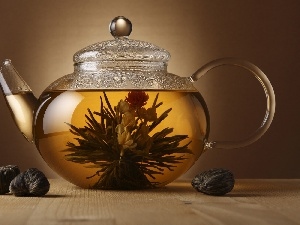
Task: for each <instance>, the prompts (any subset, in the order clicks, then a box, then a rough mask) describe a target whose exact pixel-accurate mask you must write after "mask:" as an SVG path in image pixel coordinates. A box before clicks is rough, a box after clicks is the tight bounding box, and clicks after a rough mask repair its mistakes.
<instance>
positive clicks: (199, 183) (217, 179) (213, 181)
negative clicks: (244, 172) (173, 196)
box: [192, 169, 234, 196]
mask: <svg viewBox="0 0 300 225" xmlns="http://www.w3.org/2000/svg"><path fill="white" fill-rule="evenodd" d="M192 186H193V187H194V188H195V189H196V190H197V191H199V192H202V193H204V194H207V195H218V196H220V195H225V194H226V193H228V192H230V191H231V190H232V189H233V187H234V177H233V174H232V172H230V171H229V170H226V169H211V170H208V171H204V172H202V173H200V174H198V175H197V176H195V178H194V179H193V180H192Z"/></svg>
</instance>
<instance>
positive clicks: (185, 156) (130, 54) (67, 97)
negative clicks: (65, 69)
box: [0, 17, 275, 189]
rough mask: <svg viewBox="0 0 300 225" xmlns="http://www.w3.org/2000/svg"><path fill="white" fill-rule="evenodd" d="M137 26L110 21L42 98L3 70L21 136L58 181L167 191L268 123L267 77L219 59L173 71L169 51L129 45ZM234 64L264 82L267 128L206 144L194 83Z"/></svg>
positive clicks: (205, 121) (270, 96)
mask: <svg viewBox="0 0 300 225" xmlns="http://www.w3.org/2000/svg"><path fill="white" fill-rule="evenodd" d="M131 30H132V24H131V22H130V21H129V20H128V19H126V18H125V17H116V18H115V19H113V20H112V22H111V23H110V32H111V34H112V35H113V36H114V38H115V39H113V40H109V41H104V42H99V43H96V44H93V45H90V46H88V47H86V48H84V49H82V50H80V51H78V52H77V53H75V55H74V58H73V59H74V72H73V73H71V74H69V75H66V76H63V77H61V78H60V79H58V80H56V81H54V82H53V83H52V84H50V86H48V88H47V89H46V90H45V91H44V92H43V93H42V94H41V96H40V97H39V98H38V99H37V98H36V97H35V96H34V95H33V93H32V91H31V89H30V88H29V86H28V85H27V84H26V83H25V81H24V80H23V79H22V78H21V77H20V76H19V75H18V73H17V71H16V70H15V68H14V67H13V65H12V64H11V61H10V60H5V61H4V62H3V64H2V68H1V70H0V82H1V87H2V91H3V93H4V96H5V99H6V102H7V104H8V106H9V108H10V110H11V112H12V116H13V118H14V120H15V122H16V124H17V126H18V127H19V129H20V131H21V132H22V134H23V135H24V136H25V137H26V139H27V140H28V141H29V142H32V143H34V144H35V145H36V147H37V148H38V150H39V152H40V154H41V156H42V157H43V159H44V160H45V161H46V163H47V164H48V165H49V166H50V168H52V169H53V170H54V171H55V172H56V173H57V174H59V175H60V176H61V177H63V178H65V179H66V180H68V181H70V182H71V183H73V184H75V185H77V186H80V187H83V188H95V189H143V188H153V187H160V186H164V185H166V184H168V183H170V182H172V181H173V180H175V179H176V178H178V177H179V176H180V175H182V174H183V173H185V172H186V171H187V170H188V169H189V168H190V167H191V166H192V165H193V164H194V163H195V161H196V160H197V159H198V158H199V156H200V155H201V154H202V153H203V152H204V151H205V150H208V149H214V148H224V149H228V148H238V147H243V146H246V145H249V144H251V143H253V142H254V141H256V140H257V139H259V138H260V137H261V136H262V135H263V134H264V133H265V132H266V130H267V129H268V127H269V126H270V124H271V122H272V119H273V116H274V112H275V96H274V91H273V88H272V86H271V84H270V82H269V80H268V78H267V77H266V75H265V74H264V73H263V72H262V71H261V70H260V69H259V68H258V67H256V66H255V65H253V64H251V63H249V62H247V61H244V60H240V59H235V58H223V59H218V60H215V61H212V62H210V63H208V64H206V65H204V66H203V67H201V68H200V69H199V70H198V71H196V72H195V73H194V74H193V75H192V76H190V77H179V76H177V75H174V74H171V73H168V72H167V63H168V60H169V58H170V54H169V53H168V52H167V51H166V50H164V49H162V48H160V47H158V46H156V45H153V44H151V43H147V42H144V41H137V40H132V39H129V38H128V36H129V34H130V32H131ZM222 65H235V66H239V67H242V68H245V69H247V70H249V71H250V72H251V74H253V75H254V76H255V77H256V78H257V79H258V81H259V82H260V84H261V85H262V87H263V89H264V91H265V95H266V98H267V109H266V114H265V117H264V119H263V121H262V123H261V126H260V127H259V128H258V129H257V130H256V131H255V132H254V133H253V134H252V135H251V136H250V137H248V138H246V139H244V140H241V141H237V142H224V141H210V140H208V136H209V131H210V124H209V113H208V110H207V107H206V104H205V101H204V100H203V98H202V96H201V94H200V93H199V92H198V91H197V90H196V89H195V88H194V86H193V83H194V82H195V81H197V80H198V79H199V78H200V77H201V76H203V75H204V74H206V73H207V72H208V71H209V70H211V69H213V68H215V67H218V66H222Z"/></svg>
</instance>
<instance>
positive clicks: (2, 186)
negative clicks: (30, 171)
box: [0, 165, 20, 195]
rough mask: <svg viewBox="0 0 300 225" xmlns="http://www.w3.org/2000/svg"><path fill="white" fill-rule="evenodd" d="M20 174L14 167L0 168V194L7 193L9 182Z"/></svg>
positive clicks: (16, 167)
mask: <svg viewBox="0 0 300 225" xmlns="http://www.w3.org/2000/svg"><path fill="white" fill-rule="evenodd" d="M19 173H20V169H19V168H18V166H15V165H8V166H1V167H0V194H1V195H3V194H6V193H8V192H9V184H10V182H11V181H12V180H13V179H14V178H15V177H16V176H17V175H18V174H19Z"/></svg>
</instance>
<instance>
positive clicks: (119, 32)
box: [73, 16, 170, 64]
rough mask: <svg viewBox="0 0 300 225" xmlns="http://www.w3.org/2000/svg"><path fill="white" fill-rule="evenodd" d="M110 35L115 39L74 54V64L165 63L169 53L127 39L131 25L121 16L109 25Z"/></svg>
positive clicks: (145, 43)
mask: <svg viewBox="0 0 300 225" xmlns="http://www.w3.org/2000/svg"><path fill="white" fill-rule="evenodd" d="M109 29H110V33H111V34H112V36H113V37H114V38H115V39H114V40H108V41H103V42H98V43H95V44H92V45H90V46H87V47H85V48H83V49H81V50H80V51H78V52H76V53H75V55H74V57H73V61H74V63H75V64H76V63H82V62H95V61H102V62H109V61H144V62H163V63H167V62H168V61H169V59H170V53H169V52H168V51H166V50H165V49H163V48H160V47H158V46H156V45H154V44H151V43H148V42H145V41H138V40H133V39H129V38H128V37H129V35H130V33H131V31H132V23H131V22H130V20H128V19H127V18H125V17H123V16H118V17H116V18H114V19H113V20H112V22H111V23H110V25H109Z"/></svg>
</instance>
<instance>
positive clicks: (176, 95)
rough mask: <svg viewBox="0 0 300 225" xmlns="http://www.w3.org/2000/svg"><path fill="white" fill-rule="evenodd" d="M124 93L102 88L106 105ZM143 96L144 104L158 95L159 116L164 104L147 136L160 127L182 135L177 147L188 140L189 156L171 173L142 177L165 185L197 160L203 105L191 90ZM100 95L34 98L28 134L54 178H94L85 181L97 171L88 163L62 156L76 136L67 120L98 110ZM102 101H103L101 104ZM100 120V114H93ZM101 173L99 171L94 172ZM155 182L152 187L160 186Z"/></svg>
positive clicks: (79, 120) (204, 131) (80, 122)
mask: <svg viewBox="0 0 300 225" xmlns="http://www.w3.org/2000/svg"><path fill="white" fill-rule="evenodd" d="M128 92H129V91H123V90H122V91H119V90H118V91H106V92H105V93H106V95H107V98H108V99H109V102H110V104H111V106H112V107H114V106H117V105H118V102H119V101H120V100H121V99H123V100H125V98H126V96H127V95H128ZM145 92H146V94H147V95H148V96H149V99H148V101H147V104H146V105H145V106H144V107H145V108H149V107H151V106H152V103H153V101H154V99H155V97H156V95H157V93H159V97H158V101H157V102H162V103H163V104H162V105H161V106H159V107H158V108H157V109H156V110H157V115H158V116H159V115H161V114H162V113H163V112H164V111H166V110H167V109H169V108H172V110H171V111H170V112H169V114H168V116H167V118H165V119H164V120H163V121H162V122H161V123H160V124H159V125H158V126H157V127H156V128H155V129H154V130H153V131H151V133H150V134H149V135H153V134H154V133H156V132H158V131H161V130H162V129H164V128H167V127H169V128H174V130H173V132H172V135H188V138H187V139H186V140H184V141H183V142H182V145H184V144H187V143H188V142H191V143H190V144H189V146H188V147H189V149H190V150H191V151H192V152H193V154H186V155H185V157H186V158H187V159H185V160H183V161H182V162H181V163H178V164H176V167H175V168H174V171H169V170H168V169H165V170H164V171H163V175H156V176H155V179H153V178H151V177H147V178H148V179H149V181H151V182H156V183H159V184H160V185H165V184H167V183H170V182H171V181H173V180H174V179H176V178H177V177H179V176H180V175H181V174H183V173H184V172H186V171H187V170H188V169H189V168H190V167H191V166H192V165H193V164H194V162H195V161H196V160H197V159H198V157H199V156H200V155H201V153H202V151H203V145H204V144H203V143H204V139H205V138H206V137H207V135H208V130H209V128H208V124H207V113H206V110H205V108H204V107H205V103H203V101H202V98H201V97H200V96H199V95H200V94H199V93H197V92H176V91H160V92H157V91H145ZM100 97H102V99H104V94H103V92H102V91H91V90H82V91H54V92H45V93H43V94H42V96H41V97H40V99H39V101H40V102H39V105H40V106H39V108H38V109H37V110H36V114H35V117H34V126H35V131H34V137H35V142H36V145H37V147H38V150H39V151H40V154H41V155H42V157H43V158H44V160H45V161H46V162H47V163H48V165H49V166H50V167H51V168H52V169H53V170H54V171H55V172H57V173H58V174H59V175H60V176H62V177H63V178H65V179H66V180H68V181H70V182H71V183H73V184H75V185H77V186H80V187H83V188H90V187H92V186H93V184H94V183H95V182H97V180H98V179H99V176H94V177H93V178H90V179H87V177H90V176H92V175H93V174H95V172H96V171H97V170H98V169H97V168H96V167H95V165H93V164H92V163H76V162H71V161H68V160H66V155H67V154H68V152H66V150H67V148H68V147H67V143H68V142H73V143H76V140H75V138H78V137H77V136H75V135H74V134H72V133H71V132H70V126H69V125H68V124H72V125H74V126H76V127H84V126H86V122H87V119H86V117H85V115H86V114H88V109H90V110H91V112H99V111H100V107H101V106H100ZM104 104H105V103H104ZM95 118H96V119H99V120H100V117H97V116H95ZM99 175H100V176H101V174H99ZM160 185H158V186H160Z"/></svg>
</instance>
